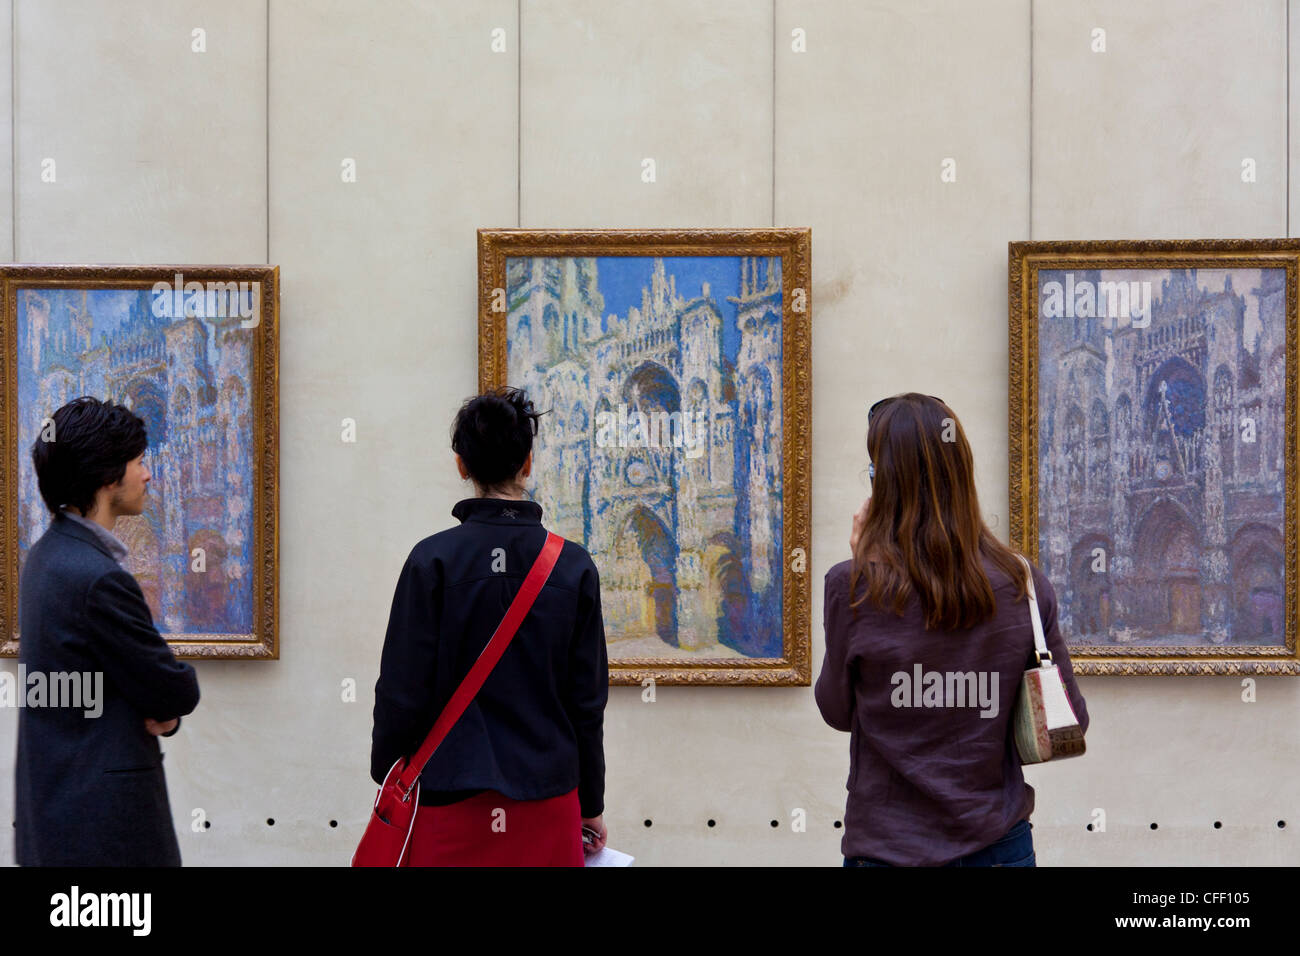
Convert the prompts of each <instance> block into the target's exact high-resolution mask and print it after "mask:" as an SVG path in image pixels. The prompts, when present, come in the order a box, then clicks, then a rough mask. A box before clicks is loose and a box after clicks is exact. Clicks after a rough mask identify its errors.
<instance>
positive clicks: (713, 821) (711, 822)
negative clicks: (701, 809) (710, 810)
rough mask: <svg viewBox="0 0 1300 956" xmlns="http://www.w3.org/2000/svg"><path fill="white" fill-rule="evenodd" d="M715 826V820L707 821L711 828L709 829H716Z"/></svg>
mask: <svg viewBox="0 0 1300 956" xmlns="http://www.w3.org/2000/svg"><path fill="white" fill-rule="evenodd" d="M717 825H718V821H717V820H710V821H709V826H711V827H716V826H717Z"/></svg>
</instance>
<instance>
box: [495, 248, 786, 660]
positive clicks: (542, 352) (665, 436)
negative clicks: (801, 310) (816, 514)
mask: <svg viewBox="0 0 1300 956" xmlns="http://www.w3.org/2000/svg"><path fill="white" fill-rule="evenodd" d="M506 275H507V299H508V317H507V342H508V344H507V354H508V380H509V382H510V384H512V385H517V386H522V387H524V388H526V389H527V390H528V392H529V394H530V395H531V396H532V398H533V400H534V401H535V402H536V405H537V407H538V408H539V409H540V410H544V411H549V414H547V415H545V416H544V417H543V418H542V421H541V425H540V433H539V436H538V440H537V444H536V447H535V451H534V467H533V477H532V483H533V484H532V487H531V488H530V491H531V493H532V494H533V496H534V498H535V499H536V500H537V501H538V503H539V504H541V506H542V508H543V509H544V519H543V520H544V521H545V522H546V524H547V525H548V526H549V527H550V528H551V529H552V530H554V531H556V532H558V533H560V534H562V535H564V536H565V537H567V538H571V539H573V540H575V541H579V542H582V543H583V545H584V546H585V547H586V548H587V550H588V551H589V552H590V553H591V556H592V558H593V560H594V561H595V562H596V566H597V567H598V568H599V569H600V576H601V603H602V608H603V613H604V619H605V632H606V635H607V637H608V640H609V648H610V658H611V660H615V659H619V658H625V659H627V658H643V659H644V658H658V659H664V660H691V659H718V658H759V657H779V656H781V653H782V637H783V630H782V584H783V581H782V562H781V557H780V556H781V553H782V551H781V540H782V535H781V532H782V515H783V512H782V488H781V482H782V465H783V458H782V454H781V449H782V437H783V436H782V411H781V386H782V355H781V332H782V301H781V260H780V258H779V257H773V258H767V257H757V258H754V257H739V256H686V257H664V258H641V257H630V256H609V257H592V258H570V257H554V258H545V257H526V258H509V259H507V262H506Z"/></svg>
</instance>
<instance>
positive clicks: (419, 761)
mask: <svg viewBox="0 0 1300 956" xmlns="http://www.w3.org/2000/svg"><path fill="white" fill-rule="evenodd" d="M563 548H564V539H563V538H561V537H560V536H559V535H558V534H555V533H554V532H553V531H548V532H547V533H546V543H545V544H544V545H542V553H541V554H539V555H538V556H537V560H536V561H534V562H533V566H532V567H531V568H529V570H528V576H527V577H525V578H524V583H523V584H522V585H521V586H520V588H519V593H518V594H516V595H515V599H514V600H513V601H511V602H510V607H509V608H508V609H507V610H506V616H505V617H504V618H502V619H501V623H500V624H498V625H497V629H496V630H495V631H494V632H493V633H492V638H491V640H489V641H488V642H487V645H486V646H485V647H484V648H483V650H482V652H481V653H480V654H479V656H478V660H476V661H475V662H474V666H473V667H471V668H470V669H469V673H468V674H466V675H465V679H464V680H463V681H461V682H460V686H459V687H457V688H456V691H455V693H453V694H452V695H451V700H449V701H448V702H447V706H446V707H444V708H443V711H442V713H441V714H439V715H438V719H437V720H436V721H434V724H433V729H432V730H430V731H429V736H428V737H425V738H424V743H423V744H421V745H420V749H419V750H417V751H416V752H415V755H414V756H413V757H411V759H410V760H409V761H408V762H407V764H406V768H405V769H404V770H403V771H402V772H401V774H399V775H398V777H397V781H396V786H397V791H398V793H399V794H401V796H402V798H403V799H405V798H406V795H407V794H408V793H410V791H411V788H412V787H414V786H415V781H416V778H417V777H419V776H420V772H421V771H422V770H424V765H425V764H426V763H428V762H429V758H430V757H432V756H433V752H434V751H435V750H437V749H438V745H439V744H440V743H442V740H443V738H444V737H446V736H447V733H448V732H449V731H450V730H451V728H452V725H453V724H455V723H456V721H458V720H460V715H461V714H463V713H465V708H466V707H468V706H469V703H470V701H471V700H473V699H474V695H475V694H477V693H478V692H479V688H480V687H482V686H483V682H484V681H485V680H487V676H488V674H490V673H492V668H493V667H495V666H496V663H497V661H499V660H501V655H502V654H504V653H505V650H506V646H507V645H508V644H509V643H510V641H511V640H512V639H513V638H514V636H515V633H516V632H517V631H518V630H519V625H520V624H522V623H523V622H524V618H526V617H527V616H528V612H529V610H531V609H532V606H533V602H534V601H535V600H537V595H539V594H540V593H541V592H542V587H543V586H544V585H545V584H546V580H547V578H549V577H550V576H551V571H552V570H554V568H555V562H556V561H557V560H558V559H559V557H560V551H561V550H563Z"/></svg>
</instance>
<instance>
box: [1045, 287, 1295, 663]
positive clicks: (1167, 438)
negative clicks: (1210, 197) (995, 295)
mask: <svg viewBox="0 0 1300 956" xmlns="http://www.w3.org/2000/svg"><path fill="white" fill-rule="evenodd" d="M1285 311H1286V270H1285V269H1283V268H1250V269H1246V268H1224V269H1206V268H1202V269H1194V268H1186V269H1097V270H1085V269H1059V270H1056V269H1053V270H1049V269H1046V268H1044V269H1041V270H1040V271H1039V273H1038V316H1039V318H1038V342H1039V348H1038V389H1039V393H1038V408H1039V415H1038V421H1039V429H1038V436H1037V442H1038V447H1037V456H1038V489H1037V492H1038V494H1037V499H1038V529H1039V541H1038V547H1039V558H1040V564H1041V565H1042V567H1043V569H1044V571H1045V572H1046V573H1047V575H1048V577H1049V578H1050V579H1051V580H1052V581H1053V582H1054V583H1055V585H1056V590H1057V597H1058V600H1059V607H1060V611H1059V613H1060V627H1061V631H1062V633H1063V634H1066V635H1068V638H1069V640H1070V642H1071V644H1072V645H1073V644H1086V645H1100V646H1105V645H1110V646H1113V647H1115V648H1116V650H1117V653H1123V650H1122V649H1123V648H1137V647H1159V646H1181V647H1196V646H1204V647H1225V648H1226V647H1228V646H1231V645H1237V644H1240V645H1256V646H1270V645H1282V644H1284V643H1285V639H1286V633H1285V623H1286V622H1285V611H1286V600H1285V597H1286V592H1285V587H1284V567H1285V563H1284V556H1285V553H1286V552H1285V549H1284V544H1283V527H1284V518H1285V488H1286V483H1285V471H1284V469H1285V458H1284V455H1285V433H1286V409H1285V399H1286V387H1285V385H1286V380H1285V365H1286V315H1285Z"/></svg>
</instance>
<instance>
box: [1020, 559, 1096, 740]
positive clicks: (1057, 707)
mask: <svg viewBox="0 0 1300 956" xmlns="http://www.w3.org/2000/svg"><path fill="white" fill-rule="evenodd" d="M1017 557H1018V558H1020V563H1021V564H1023V565H1024V566H1025V572H1026V573H1027V574H1028V575H1029V595H1028V597H1029V617H1030V620H1031V621H1032V622H1033V625H1034V658H1035V659H1036V660H1037V662H1038V663H1037V666H1034V667H1031V668H1029V669H1028V670H1027V671H1025V676H1024V678H1023V680H1021V682H1020V696H1019V697H1018V698H1017V700H1016V710H1015V717H1014V721H1015V733H1016V749H1017V750H1018V751H1020V760H1021V762H1022V763H1043V762H1044V761H1047V760H1052V759H1054V758H1056V759H1059V758H1061V757H1077V756H1079V755H1080V754H1081V753H1083V752H1084V749H1085V746H1084V742H1083V728H1082V727H1080V726H1079V718H1078V717H1076V716H1075V713H1074V707H1073V706H1072V705H1071V704H1070V695H1069V694H1068V693H1066V690H1065V681H1064V679H1062V677H1061V672H1060V670H1058V669H1057V667H1056V664H1055V663H1053V661H1052V653H1051V651H1049V650H1048V649H1047V638H1046V637H1045V636H1044V635H1043V621H1042V619H1041V618H1040V617H1039V615H1038V595H1037V593H1036V592H1035V591H1034V572H1033V569H1032V568H1031V567H1030V564H1029V561H1028V560H1026V559H1025V556H1024V555H1023V554H1021V555H1017Z"/></svg>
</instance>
